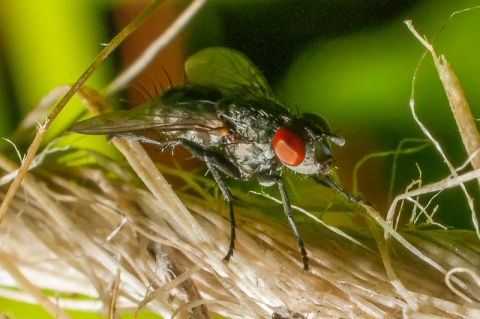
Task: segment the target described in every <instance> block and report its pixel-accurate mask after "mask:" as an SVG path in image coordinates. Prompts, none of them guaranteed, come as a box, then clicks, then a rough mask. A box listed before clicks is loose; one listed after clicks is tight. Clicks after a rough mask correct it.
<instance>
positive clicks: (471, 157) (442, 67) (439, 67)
mask: <svg viewBox="0 0 480 319" xmlns="http://www.w3.org/2000/svg"><path fill="white" fill-rule="evenodd" d="M405 24H406V25H407V27H408V28H409V30H410V31H411V32H412V33H413V35H414V36H415V37H416V38H417V39H418V40H419V41H420V42H421V43H422V44H423V45H424V46H425V47H426V48H427V50H428V51H429V52H430V53H431V54H432V56H433V59H434V61H435V65H436V66H437V70H438V73H439V75H440V78H441V81H442V83H443V84H444V87H445V90H450V91H452V90H453V91H456V90H459V93H458V92H457V93H456V94H455V96H457V97H459V96H463V92H462V89H461V87H460V86H459V85H458V80H456V81H454V83H456V84H457V85H456V86H455V87H454V88H453V87H449V88H447V87H446V86H449V85H450V84H451V83H450V81H446V80H444V79H443V78H442V75H443V74H444V73H448V74H450V75H448V78H454V79H456V76H455V74H454V73H453V71H451V69H450V68H449V67H448V65H446V66H445V65H442V64H441V63H439V62H438V58H437V57H436V54H435V51H434V50H433V47H432V46H431V45H430V44H429V43H428V42H427V41H426V39H424V38H422V37H421V36H420V35H419V34H418V32H417V31H416V30H415V28H414V27H413V24H412V21H410V20H407V21H405ZM422 59H423V57H422ZM417 70H418V67H417ZM417 70H415V75H414V76H413V80H412V93H411V97H410V108H411V110H412V115H413V117H414V120H415V122H417V124H418V125H419V126H420V128H421V130H422V131H423V132H424V134H425V135H426V136H427V137H428V138H429V139H430V141H431V142H432V143H433V144H434V145H435V147H436V149H437V151H438V152H439V153H440V155H441V156H442V157H443V159H444V161H445V164H447V166H448V168H449V170H450V173H451V174H452V177H453V178H454V179H455V180H458V179H459V176H458V174H457V171H456V170H455V169H454V168H453V165H452V164H451V163H450V161H449V160H448V159H447V157H446V155H445V153H444V152H443V150H442V147H441V146H440V144H439V143H438V142H437V141H436V140H435V139H434V138H433V136H432V135H431V134H430V132H429V131H428V129H427V128H426V127H425V126H424V125H423V124H422V122H421V121H420V120H419V119H418V117H417V115H416V113H415V100H414V91H415V90H414V88H415V86H414V85H415V78H416V74H417ZM441 70H443V71H441ZM447 97H448V98H449V101H450V95H449V94H448V93H447ZM463 100H465V98H464V97H463ZM450 105H451V106H452V109H454V108H455V105H454V104H452V101H450ZM461 105H462V106H464V107H465V106H466V107H467V110H465V112H464V114H467V113H470V110H469V109H468V104H467V103H466V101H465V102H464V103H463V102H462V103H461ZM455 113H456V112H455V111H454V115H455ZM470 117H471V114H470ZM471 120H472V121H473V117H471ZM465 121H466V122H467V125H468V122H469V120H468V119H466V120H465ZM457 123H458V121H457ZM460 131H462V129H461V127H460ZM469 131H475V132H477V131H476V128H475V124H473V128H470V129H469ZM475 135H476V136H477V138H476V141H475V142H474V141H471V142H472V143H473V142H474V143H478V132H477V133H476V134H475ZM462 139H464V135H462ZM464 143H465V142H464ZM465 145H466V144H465ZM478 151H479V149H478V147H477V149H475V150H473V151H472V153H469V157H468V158H469V160H471V162H472V166H473V168H474V169H477V167H475V165H474V158H477V159H478V158H479V157H478V156H477V154H478ZM467 152H468V149H467ZM477 180H478V181H480V176H478V175H477ZM457 185H458V186H459V187H460V188H461V189H462V191H463V192H464V193H465V198H466V200H467V203H468V206H469V208H470V211H471V213H472V222H473V225H474V227H475V230H476V233H477V236H478V237H479V238H480V226H479V224H478V219H477V214H476V212H475V207H474V204H473V200H472V198H471V196H470V195H469V194H468V191H467V189H466V187H465V185H464V184H463V182H460V183H459V184H457ZM425 193H429V191H426V192H425ZM425 193H424V194H425ZM394 206H395V204H392V205H391V207H394ZM390 214H391V215H390ZM393 215H394V212H393V211H392V209H390V210H389V215H388V216H387V221H388V220H389V219H390V218H393Z"/></svg>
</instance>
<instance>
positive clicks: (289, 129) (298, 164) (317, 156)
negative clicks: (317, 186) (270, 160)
mask: <svg viewBox="0 0 480 319" xmlns="http://www.w3.org/2000/svg"><path fill="white" fill-rule="evenodd" d="M331 143H333V144H336V145H339V146H342V145H343V144H345V140H344V139H342V138H341V137H338V136H336V135H335V134H332V133H331V132H330V128H329V126H328V124H327V122H326V121H325V120H324V119H323V118H322V117H321V116H319V115H316V114H313V113H304V114H301V115H300V116H298V117H296V118H294V119H293V120H291V121H290V122H289V123H287V124H285V125H284V126H282V127H280V128H279V129H278V130H277V132H276V133H275V135H274V137H273V141H272V148H273V151H274V153H275V155H276V156H277V158H278V160H280V162H282V163H283V164H284V165H285V166H286V167H288V168H290V169H291V170H293V171H295V172H297V173H300V174H305V175H316V174H327V173H328V172H330V170H331V169H332V166H333V158H332V155H331V152H330V144H331Z"/></svg>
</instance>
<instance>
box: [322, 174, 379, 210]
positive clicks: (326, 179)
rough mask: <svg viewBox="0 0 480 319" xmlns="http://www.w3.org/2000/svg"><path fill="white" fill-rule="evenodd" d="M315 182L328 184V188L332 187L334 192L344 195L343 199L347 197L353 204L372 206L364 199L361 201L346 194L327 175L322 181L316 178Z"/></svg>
mask: <svg viewBox="0 0 480 319" xmlns="http://www.w3.org/2000/svg"><path fill="white" fill-rule="evenodd" d="M315 180H316V181H317V182H319V183H322V184H323V183H325V184H327V185H328V186H330V187H331V188H332V189H333V190H335V191H336V192H337V193H339V194H340V195H342V196H343V197H345V198H346V199H347V200H349V201H351V202H353V203H359V204H362V205H367V206H371V205H370V203H368V202H366V201H364V200H363V199H360V198H356V197H355V196H353V195H350V194H349V193H347V192H345V191H344V190H343V189H342V188H341V187H340V186H338V185H337V184H336V183H335V182H334V181H333V180H332V179H331V178H330V177H328V176H327V175H324V176H323V178H322V179H320V178H317V177H316V178H315Z"/></svg>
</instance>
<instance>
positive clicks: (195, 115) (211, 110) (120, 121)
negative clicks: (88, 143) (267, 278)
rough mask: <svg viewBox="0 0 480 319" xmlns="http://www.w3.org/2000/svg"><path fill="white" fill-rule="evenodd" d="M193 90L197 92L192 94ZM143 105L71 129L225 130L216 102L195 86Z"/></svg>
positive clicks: (103, 131)
mask: <svg viewBox="0 0 480 319" xmlns="http://www.w3.org/2000/svg"><path fill="white" fill-rule="evenodd" d="M192 92H193V93H192ZM168 93H169V94H164V95H161V96H159V97H157V98H155V99H153V100H152V101H150V102H148V103H146V104H144V105H143V106H140V107H137V108H134V109H132V110H129V111H115V112H111V113H105V114H102V115H99V116H95V117H92V118H90V119H87V120H85V121H82V122H79V123H77V124H75V125H73V126H72V127H71V128H70V129H69V131H71V132H76V133H81V134H90V135H103V134H106V135H115V134H120V133H131V132H135V131H141V130H156V131H187V130H193V131H204V132H210V131H213V130H217V129H221V128H222V127H223V122H222V121H220V119H219V118H218V116H217V112H216V109H215V102H214V101H212V100H211V99H210V98H209V96H208V95H205V94H202V97H199V96H197V95H198V94H195V93H198V92H195V89H193V88H182V89H177V90H171V91H170V92H168Z"/></svg>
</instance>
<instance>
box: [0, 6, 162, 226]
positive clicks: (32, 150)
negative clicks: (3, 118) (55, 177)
mask: <svg viewBox="0 0 480 319" xmlns="http://www.w3.org/2000/svg"><path fill="white" fill-rule="evenodd" d="M160 3H161V1H159V0H156V1H154V2H152V3H151V4H150V5H149V6H148V7H147V8H145V10H143V11H142V12H141V13H140V14H139V15H138V16H137V17H135V19H134V20H133V21H132V22H130V23H129V24H128V25H127V26H126V27H125V28H124V29H123V30H122V31H121V32H120V33H118V34H117V35H116V36H115V37H114V38H113V40H112V41H110V42H109V43H108V44H107V46H105V48H104V49H103V50H102V52H100V54H99V55H98V57H97V58H96V59H95V60H94V61H93V63H92V64H91V65H90V66H89V67H88V68H87V70H86V71H85V72H84V73H83V74H82V75H81V76H80V78H79V79H78V80H77V82H75V84H73V86H72V87H71V88H70V90H69V91H68V92H67V93H66V94H65V96H64V97H63V98H62V99H61V100H60V101H59V102H58V104H57V106H55V108H54V109H53V111H52V112H51V113H50V115H49V116H48V117H47V118H46V119H45V121H44V123H43V124H42V125H40V127H39V129H38V131H37V134H36V135H35V138H34V140H33V142H32V144H31V145H30V147H29V148H28V150H27V154H26V155H25V158H24V159H23V161H22V165H21V166H20V170H19V172H18V175H17V177H16V178H15V179H14V181H13V182H12V184H11V185H10V188H9V189H8V191H7V194H6V195H5V197H4V199H3V201H2V204H1V205H0V224H1V223H2V221H3V218H4V217H5V214H6V213H7V210H8V207H9V206H10V203H11V201H12V199H13V197H14V196H15V193H16V192H17V190H18V188H19V187H20V184H21V183H22V181H23V179H24V178H25V176H26V174H27V171H28V168H29V167H30V164H31V162H32V161H33V159H34V157H35V154H36V153H37V150H38V148H39V147H40V144H41V142H42V140H43V136H44V135H45V132H46V130H47V129H48V127H49V126H50V124H51V123H52V122H53V121H54V120H55V118H56V117H57V116H58V114H59V113H60V112H61V111H62V110H63V108H64V107H65V105H66V104H67V103H68V101H70V99H71V98H72V97H73V95H74V94H75V93H76V92H77V91H78V89H79V88H80V87H81V86H82V85H83V84H84V83H85V81H86V80H87V79H88V78H89V77H90V76H91V75H92V73H93V72H94V71H95V70H96V69H97V68H98V67H99V66H100V65H101V64H102V63H103V61H104V60H105V59H106V58H107V57H108V56H109V55H110V53H112V52H113V50H114V49H115V48H116V47H117V46H118V45H119V44H120V43H121V42H122V41H123V40H124V39H125V38H126V37H127V36H128V35H129V34H130V33H132V31H133V30H135V29H136V28H137V27H138V26H139V25H140V24H141V23H142V22H143V21H144V20H145V19H146V18H147V17H148V15H149V14H150V13H151V12H152V11H153V10H154V9H155V8H156V7H157V6H158V5H159V4H160Z"/></svg>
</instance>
